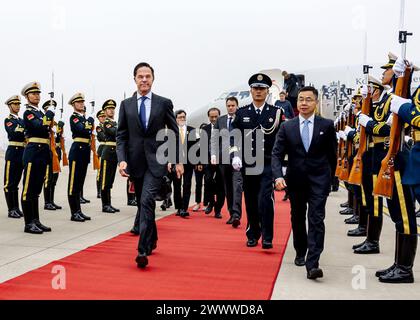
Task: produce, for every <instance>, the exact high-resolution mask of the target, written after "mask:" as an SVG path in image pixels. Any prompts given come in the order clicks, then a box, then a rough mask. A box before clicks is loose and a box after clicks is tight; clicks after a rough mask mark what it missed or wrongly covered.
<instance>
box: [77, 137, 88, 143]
mask: <svg viewBox="0 0 420 320" xmlns="http://www.w3.org/2000/svg"><path fill="white" fill-rule="evenodd" d="M73 142H82V143H90V139H88V138H74V139H73Z"/></svg>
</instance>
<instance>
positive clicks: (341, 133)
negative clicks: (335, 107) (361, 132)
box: [338, 130, 347, 141]
mask: <svg viewBox="0 0 420 320" xmlns="http://www.w3.org/2000/svg"><path fill="white" fill-rule="evenodd" d="M338 136H339V137H340V138H341V139H343V140H344V141H347V136H346V134H345V133H344V131H343V130H340V131H338Z"/></svg>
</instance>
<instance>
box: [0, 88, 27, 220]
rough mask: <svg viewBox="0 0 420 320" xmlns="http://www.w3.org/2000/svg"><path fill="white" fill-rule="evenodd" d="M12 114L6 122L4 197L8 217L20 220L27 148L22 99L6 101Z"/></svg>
mask: <svg viewBox="0 0 420 320" xmlns="http://www.w3.org/2000/svg"><path fill="white" fill-rule="evenodd" d="M5 104H6V105H7V106H8V107H9V110H10V114H9V116H8V117H7V118H6V119H5V120H4V128H5V129H6V132H7V138H8V139H9V145H8V147H7V150H6V155H5V160H6V165H5V169H4V195H5V196H6V203H7V209H8V217H9V218H15V219H19V218H21V217H23V213H22V212H21V211H20V209H19V197H18V191H19V182H20V179H21V178H22V172H23V162H22V158H23V151H24V148H25V133H24V130H25V127H24V123H23V119H21V118H19V115H18V114H19V110H20V97H19V96H17V95H16V96H12V97H10V98H9V99H7V100H6V102H5Z"/></svg>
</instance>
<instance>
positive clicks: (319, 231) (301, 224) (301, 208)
mask: <svg viewBox="0 0 420 320" xmlns="http://www.w3.org/2000/svg"><path fill="white" fill-rule="evenodd" d="M289 197H290V205H291V218H292V229H293V246H294V248H295V250H296V254H297V255H298V256H300V257H304V256H305V255H306V252H307V257H306V268H307V269H308V270H310V269H312V268H318V266H319V258H320V256H321V253H322V251H323V250H324V239H325V225H324V219H325V204H326V202H327V198H328V194H324V193H322V188H321V187H320V186H319V185H318V184H314V183H310V182H309V181H308V182H307V183H303V182H300V183H299V188H296V187H293V186H291V185H289ZM306 213H307V214H308V231H306Z"/></svg>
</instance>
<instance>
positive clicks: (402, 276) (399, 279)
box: [379, 232, 417, 283]
mask: <svg viewBox="0 0 420 320" xmlns="http://www.w3.org/2000/svg"><path fill="white" fill-rule="evenodd" d="M395 250H396V258H397V259H396V261H395V267H394V268H393V269H391V270H390V271H389V272H388V273H386V274H384V275H381V276H379V281H380V282H385V283H413V282H414V276H413V264H414V258H415V257H416V251H417V234H403V233H399V232H397V243H396V245H395Z"/></svg>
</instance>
